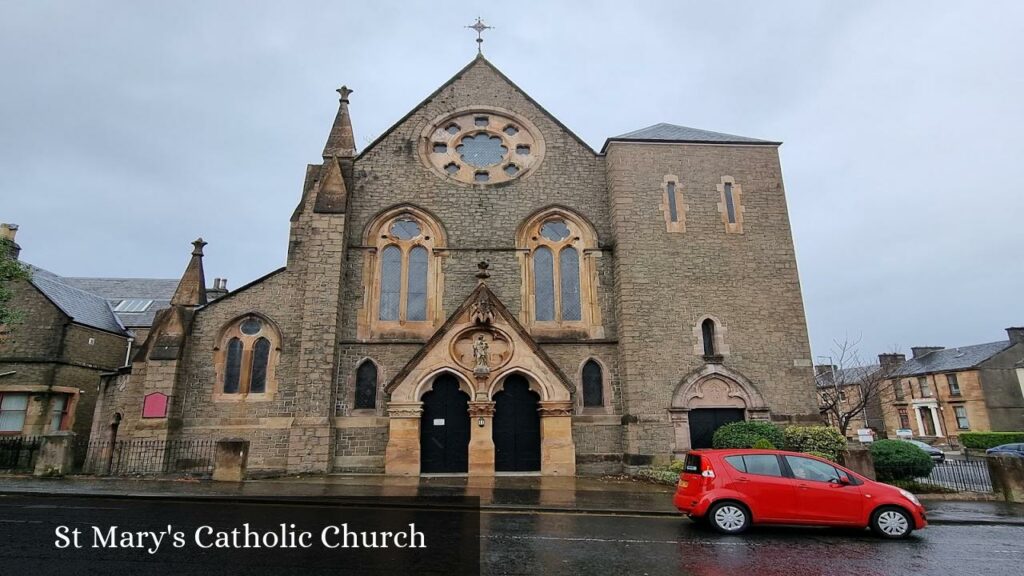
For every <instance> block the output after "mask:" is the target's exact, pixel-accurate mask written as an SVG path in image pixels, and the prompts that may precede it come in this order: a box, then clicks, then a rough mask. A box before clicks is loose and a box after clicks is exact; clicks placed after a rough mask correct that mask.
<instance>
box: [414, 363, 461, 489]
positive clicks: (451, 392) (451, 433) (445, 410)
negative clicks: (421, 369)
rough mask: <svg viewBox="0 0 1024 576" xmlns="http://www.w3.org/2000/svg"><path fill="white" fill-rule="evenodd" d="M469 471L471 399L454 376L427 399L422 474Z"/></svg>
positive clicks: (443, 379)
mask: <svg viewBox="0 0 1024 576" xmlns="http://www.w3.org/2000/svg"><path fill="white" fill-rule="evenodd" d="M468 469H469V395H468V394H466V393H465V392H463V391H462V390H460V389H459V381H458V380H456V378H455V376H453V375H451V374H441V375H440V376H438V377H437V379H435V380H434V384H433V386H432V387H431V390H430V391H429V392H427V393H426V394H424V395H423V415H422V416H421V417H420V470H421V472H423V473H425V474H429V473H445V472H449V473H451V472H454V473H458V472H466V471H468Z"/></svg>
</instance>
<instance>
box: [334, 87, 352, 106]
mask: <svg viewBox="0 0 1024 576" xmlns="http://www.w3.org/2000/svg"><path fill="white" fill-rule="evenodd" d="M336 92H337V93H338V94H341V99H340V100H341V102H344V103H345V104H348V95H349V94H351V93H352V92H355V90H352V89H351V88H349V87H348V86H342V87H341V88H338V89H337V90H336Z"/></svg>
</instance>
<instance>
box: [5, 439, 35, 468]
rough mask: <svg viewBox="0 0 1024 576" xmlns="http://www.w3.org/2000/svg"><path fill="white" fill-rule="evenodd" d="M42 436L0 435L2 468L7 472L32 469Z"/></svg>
mask: <svg viewBox="0 0 1024 576" xmlns="http://www.w3.org/2000/svg"><path fill="white" fill-rule="evenodd" d="M40 445H42V438H40V437H39V436H0V470H3V471H5V472H24V471H31V470H32V469H33V468H35V465H36V456H37V455H38V453H39V447H40Z"/></svg>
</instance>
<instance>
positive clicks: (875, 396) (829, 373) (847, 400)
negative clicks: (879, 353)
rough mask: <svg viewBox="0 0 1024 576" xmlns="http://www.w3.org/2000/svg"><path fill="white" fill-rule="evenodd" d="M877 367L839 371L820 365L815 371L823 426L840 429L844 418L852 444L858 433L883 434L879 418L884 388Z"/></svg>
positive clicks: (842, 368)
mask: <svg viewBox="0 0 1024 576" xmlns="http://www.w3.org/2000/svg"><path fill="white" fill-rule="evenodd" d="M881 369H882V367H881V366H880V365H878V364H868V365H865V366H847V367H839V366H834V365H830V364H820V365H817V366H815V367H814V379H815V382H816V383H817V386H818V404H819V407H820V408H821V410H822V416H823V418H824V419H825V423H826V424H828V425H830V426H835V427H837V428H841V426H840V422H839V419H840V418H845V419H847V422H846V437H847V438H848V439H851V440H854V439H856V438H857V430H860V429H870V430H872V431H874V432H875V433H876V434H882V433H884V431H885V418H884V416H883V414H882V390H883V389H884V388H885V386H886V385H887V384H886V382H885V381H884V380H883V376H884V375H883V374H882V373H881Z"/></svg>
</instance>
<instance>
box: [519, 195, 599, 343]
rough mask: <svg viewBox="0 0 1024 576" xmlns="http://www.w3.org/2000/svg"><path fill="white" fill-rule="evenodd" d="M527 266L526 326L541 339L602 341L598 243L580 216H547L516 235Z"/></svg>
mask: <svg viewBox="0 0 1024 576" xmlns="http://www.w3.org/2000/svg"><path fill="white" fill-rule="evenodd" d="M517 244H518V247H519V249H520V260H521V263H522V266H523V276H524V280H525V281H524V282H523V317H522V319H523V322H524V324H527V325H530V326H531V327H532V328H533V331H534V333H535V334H537V333H551V334H558V333H561V332H570V331H571V332H574V333H578V332H579V331H581V330H585V331H586V332H587V333H588V335H589V336H590V337H597V338H600V337H602V336H603V328H602V327H601V312H600V308H599V306H598V304H597V296H596V293H597V271H596V265H595V258H596V255H595V253H596V252H597V250H596V248H597V237H596V234H594V231H593V229H592V228H591V227H590V225H589V224H587V223H586V221H585V220H583V219H582V218H581V217H579V216H578V215H576V214H574V213H572V212H569V211H568V210H565V209H561V208H551V209H547V210H543V211H541V212H539V213H537V214H535V215H534V216H532V217H531V218H530V219H528V220H527V221H526V222H524V223H523V225H522V226H520V229H519V232H518V233H517Z"/></svg>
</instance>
